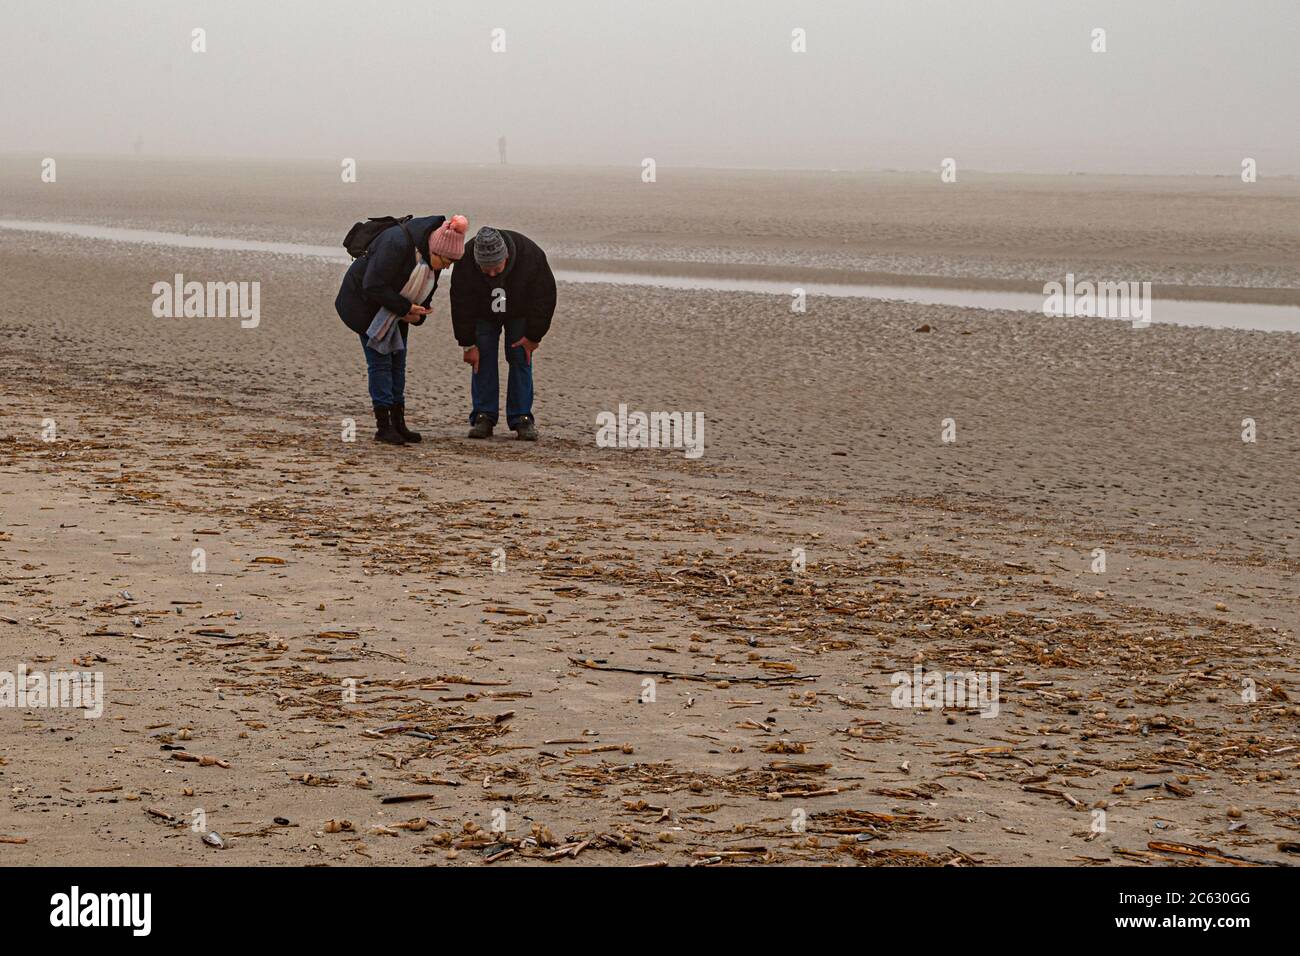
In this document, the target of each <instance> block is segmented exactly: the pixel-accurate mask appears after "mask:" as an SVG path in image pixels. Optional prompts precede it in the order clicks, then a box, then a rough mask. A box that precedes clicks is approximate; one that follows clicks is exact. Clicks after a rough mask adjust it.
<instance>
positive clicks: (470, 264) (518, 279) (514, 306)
mask: <svg viewBox="0 0 1300 956" xmlns="http://www.w3.org/2000/svg"><path fill="white" fill-rule="evenodd" d="M501 235H502V236H504V237H505V240H506V256H507V259H506V268H505V271H504V272H502V273H501V274H500V275H499V276H496V277H494V278H490V277H488V276H485V275H484V274H483V271H482V270H481V269H479V267H478V265H477V264H476V263H475V262H474V240H473V239H470V240H469V241H468V242H466V243H465V255H464V257H463V258H462V259H461V260H460V262H458V263H456V268H454V269H452V270H451V325H452V329H453V330H454V331H455V333H456V341H457V342H459V343H460V345H461V347H462V348H469V347H470V346H471V345H473V344H474V340H475V337H474V326H475V325H476V324H477V322H478V320H479V319H486V320H488V321H489V322H494V323H496V324H502V323H504V322H505V321H506V320H507V319H515V318H517V317H518V316H520V315H522V316H523V318H524V335H526V336H527V337H528V338H530V339H532V340H533V341H534V342H540V341H541V340H542V336H544V335H545V334H546V333H547V331H548V330H549V329H550V327H551V316H553V315H554V314H555V276H554V275H552V274H551V266H550V264H549V263H548V262H547V261H546V253H544V252H543V251H542V250H541V247H540V246H538V245H537V243H535V242H533V240H531V239H529V238H528V237H527V236H525V235H523V234H522V233H518V232H512V231H511V230H509V229H502V230H501ZM495 289H504V290H505V311H504V312H493V311H492V303H493V300H494V296H493V290H495ZM498 298H499V297H498Z"/></svg>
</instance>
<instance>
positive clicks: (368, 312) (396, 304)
mask: <svg viewBox="0 0 1300 956" xmlns="http://www.w3.org/2000/svg"><path fill="white" fill-rule="evenodd" d="M444 219H446V217H445V216H421V217H420V218H419V219H412V220H411V221H410V222H408V223H406V230H405V231H403V230H402V229H401V227H399V226H391V227H390V228H388V229H385V230H384V231H383V232H381V233H380V234H379V235H378V236H376V237H375V239H374V241H373V242H371V243H370V248H369V249H367V250H366V254H365V255H364V256H362V257H361V258H359V259H356V260H354V261H353V263H352V265H350V266H348V271H347V273H346V274H345V275H344V276H343V285H342V286H340V287H339V294H338V295H337V296H336V297H335V298H334V308H335V309H336V310H337V311H338V314H339V318H340V319H342V320H343V324H344V325H346V326H347V327H348V328H350V329H351V330H352V331H353V332H357V333H363V332H365V331H366V329H368V328H370V323H371V322H373V321H374V320H375V313H376V312H378V311H379V310H380V309H381V308H382V307H384V306H387V307H388V308H389V309H390V310H391V311H392V312H394V313H396V314H397V315H406V314H407V313H408V312H410V311H411V305H412V303H411V302H410V301H409V300H408V299H406V298H404V297H403V296H402V287H403V286H404V285H406V280H408V279H409V278H411V270H412V269H414V268H415V255H416V253H415V250H416V247H417V246H418V247H419V249H420V250H421V252H422V253H423V255H424V257H425V258H426V259H427V258H428V256H429V236H430V235H431V234H432V233H433V230H435V229H437V228H438V227H439V226H441V225H442V223H443V220H444ZM408 232H409V233H410V234H411V237H412V238H414V239H415V243H416V244H415V245H414V246H413V245H411V239H408V238H407V233H408ZM433 276H434V281H433V288H434V289H435V290H436V289H437V288H438V273H437V272H435V273H434V274H433ZM432 299H433V293H432V292H431V293H429V298H427V299H425V300H424V301H423V302H419V303H415V304H417V305H422V306H424V307H425V308H428V307H429V302H430V300H432ZM423 321H424V318H423V317H421V318H420V321H419V322H412V323H411V324H412V325H419V324H421V323H422V322H423ZM398 326H399V328H401V330H402V337H403V338H405V337H406V323H405V322H399V323H398Z"/></svg>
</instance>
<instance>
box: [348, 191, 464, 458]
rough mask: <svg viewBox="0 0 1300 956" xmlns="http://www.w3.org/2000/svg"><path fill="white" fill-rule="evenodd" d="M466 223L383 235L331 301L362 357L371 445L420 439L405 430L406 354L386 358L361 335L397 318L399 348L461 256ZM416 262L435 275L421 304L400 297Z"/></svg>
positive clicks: (426, 224) (438, 220)
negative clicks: (389, 316)
mask: <svg viewBox="0 0 1300 956" xmlns="http://www.w3.org/2000/svg"><path fill="white" fill-rule="evenodd" d="M465 228H466V222H465V218H464V217H463V216H453V217H452V218H451V220H447V219H446V218H445V217H443V216H422V217H421V218H419V219H410V220H408V221H406V222H404V223H401V224H400V225H395V226H390V227H389V228H388V229H385V230H384V231H383V232H381V233H380V234H379V235H378V236H376V237H375V238H374V240H373V241H372V242H371V243H370V246H369V248H368V249H366V253H365V255H363V256H360V257H359V258H357V259H356V260H355V261H353V263H352V265H351V266H349V267H348V271H347V274H346V275H344V276H343V284H342V286H340V288H339V294H338V295H337V296H336V297H335V299H334V308H335V309H336V310H337V311H338V314H339V318H341V319H342V320H343V324H344V325H346V326H347V327H348V328H349V329H351V330H352V331H353V332H356V333H357V335H359V336H360V337H361V346H362V348H363V349H365V353H366V370H367V376H368V379H369V385H370V401H371V404H372V405H374V409H375V424H376V431H375V440H376V441H382V442H386V443H388V444H390V445H404V444H406V443H407V442H417V441H419V440H420V433H419V432H413V431H411V430H410V429H409V428H407V427H406V349H400V350H397V351H394V352H391V353H388V354H382V353H380V352H377V351H375V350H374V349H372V348H371V347H370V346H369V345H368V344H367V336H366V329H368V328H369V327H370V323H371V322H373V321H374V319H375V315H376V313H378V312H379V310H380V309H381V308H387V309H388V310H389V311H390V312H392V313H393V314H394V315H396V316H398V318H399V320H400V321H399V322H398V328H399V329H400V331H401V334H402V342H403V344H405V343H406V341H407V335H408V333H409V329H408V328H407V326H408V325H420V324H421V323H423V322H424V317H425V316H426V315H428V314H429V311H430V310H429V303H430V302H431V301H432V299H433V291H436V290H437V288H438V275H439V273H440V272H441V271H442V270H443V269H447V268H449V267H450V266H451V264H452V263H453V262H455V261H456V260H458V259H459V258H460V257H461V256H462V255H463V254H464V250H465V235H464V233H465ZM417 256H422V257H423V258H425V259H427V260H428V263H429V266H430V267H431V268H432V269H433V270H434V272H433V275H434V280H433V291H430V292H429V294H428V295H427V296H426V297H425V298H424V301H422V302H412V301H410V300H409V299H407V298H406V297H405V296H403V295H402V289H403V288H404V287H405V286H406V283H407V280H408V279H410V278H411V270H413V269H414V268H415V264H416V261H417Z"/></svg>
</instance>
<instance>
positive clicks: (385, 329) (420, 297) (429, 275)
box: [366, 255, 437, 355]
mask: <svg viewBox="0 0 1300 956" xmlns="http://www.w3.org/2000/svg"><path fill="white" fill-rule="evenodd" d="M436 281H437V276H435V275H434V272H433V270H432V269H430V268H429V263H428V261H426V260H425V258H424V257H423V256H420V255H417V256H416V257H415V268H414V269H412V270H411V276H410V278H409V279H407V280H406V285H404V286H402V297H403V298H404V299H409V300H410V301H411V302H412V303H416V304H418V303H420V302H423V301H424V300H425V299H427V298H428V297H429V295H430V294H431V293H432V292H433V284H434V283H435V282H436ZM400 319H401V316H399V315H397V314H396V313H394V312H393V311H392V310H390V309H389V308H388V307H387V306H384V307H383V308H381V309H380V310H379V311H378V312H376V313H375V320H374V321H373V322H371V323H370V328H368V329H366V335H367V336H368V341H367V342H366V344H367V345H369V346H370V347H371V348H372V349H374V350H375V351H376V352H378V353H379V354H380V355H389V354H391V353H393V352H400V351H402V350H403V349H405V348H406V342H405V341H403V340H402V332H401V330H400V328H399V327H398V324H397V323H398V321H399V320H400Z"/></svg>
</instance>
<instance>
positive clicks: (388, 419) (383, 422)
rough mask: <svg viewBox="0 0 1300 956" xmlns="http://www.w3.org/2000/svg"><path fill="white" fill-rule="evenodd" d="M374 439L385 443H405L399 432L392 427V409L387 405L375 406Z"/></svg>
mask: <svg viewBox="0 0 1300 956" xmlns="http://www.w3.org/2000/svg"><path fill="white" fill-rule="evenodd" d="M375 441H381V442H383V443H384V444H386V445H405V444H406V442H405V441H404V440H403V439H402V436H401V434H400V433H399V432H398V430H397V429H396V428H394V427H393V410H392V408H391V407H389V406H388V405H376V406H375Z"/></svg>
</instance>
